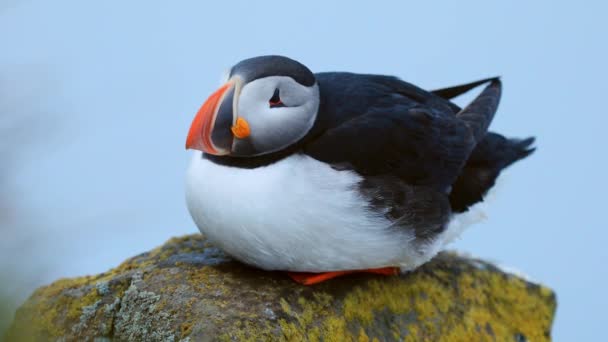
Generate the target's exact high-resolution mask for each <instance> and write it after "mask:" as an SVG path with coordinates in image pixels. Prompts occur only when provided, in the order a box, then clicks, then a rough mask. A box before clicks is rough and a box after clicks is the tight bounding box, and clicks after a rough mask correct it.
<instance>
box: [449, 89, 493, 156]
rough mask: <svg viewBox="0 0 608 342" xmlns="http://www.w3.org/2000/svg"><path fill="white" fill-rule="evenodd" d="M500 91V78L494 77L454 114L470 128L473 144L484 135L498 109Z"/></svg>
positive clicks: (479, 140) (478, 141)
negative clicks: (479, 92) (467, 103)
mask: <svg viewBox="0 0 608 342" xmlns="http://www.w3.org/2000/svg"><path fill="white" fill-rule="evenodd" d="M501 92H502V84H501V82H500V80H499V79H494V80H492V82H490V84H489V85H488V86H487V87H486V88H485V89H484V90H483V91H482V92H481V94H479V95H478V96H477V97H476V98H475V99H474V100H473V101H472V102H471V103H469V105H467V106H466V107H465V108H463V109H462V110H461V111H460V112H458V113H457V114H456V117H457V118H459V119H460V120H462V121H464V123H465V124H466V125H467V126H468V127H469V129H470V130H471V133H472V134H473V139H474V141H475V144H479V143H480V142H481V141H482V140H483V139H484V137H485V136H486V133H487V131H488V127H489V126H490V123H492V119H494V114H496V110H497V109H498V102H500V95H501Z"/></svg>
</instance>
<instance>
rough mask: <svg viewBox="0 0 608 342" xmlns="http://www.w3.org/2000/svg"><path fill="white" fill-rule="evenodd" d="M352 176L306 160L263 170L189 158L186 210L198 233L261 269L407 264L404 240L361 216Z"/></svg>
mask: <svg viewBox="0 0 608 342" xmlns="http://www.w3.org/2000/svg"><path fill="white" fill-rule="evenodd" d="M359 181H360V177H359V176H358V175H356V174H355V173H353V172H350V171H336V170H334V169H332V168H331V167H329V166H328V165H327V164H324V163H321V162H319V161H317V160H315V159H313V158H310V157H308V156H306V155H293V156H291V157H288V158H286V159H284V160H282V161H279V162H277V163H274V164H271V165H269V166H266V167H259V168H255V169H241V168H234V167H226V166H221V165H217V164H215V163H212V162H210V161H209V160H206V159H202V158H201V154H200V153H195V155H194V157H193V159H192V163H191V165H190V168H189V170H188V175H187V184H186V199H187V204H188V209H189V210H190V214H191V215H192V217H193V219H194V221H195V222H196V224H197V226H198V227H199V229H200V230H201V232H202V233H204V234H205V235H207V236H208V237H209V238H210V239H211V240H212V241H213V242H214V243H215V244H217V245H218V246H219V247H221V248H222V249H224V250H225V251H226V252H227V253H229V254H231V255H233V256H234V257H236V258H237V259H240V260H241V261H244V262H246V263H250V264H253V265H256V266H258V267H261V268H265V269H281V270H292V271H309V272H320V271H329V270H343V269H362V268H373V267H384V266H391V265H400V264H404V263H405V264H407V263H408V261H411V262H413V261H414V260H410V259H412V258H414V257H415V254H416V253H414V251H413V249H412V248H409V247H410V246H409V242H410V241H411V236H409V235H408V233H407V232H405V231H403V230H395V229H387V227H388V226H390V224H391V223H390V222H389V221H388V220H387V219H386V218H384V217H383V216H381V215H379V214H377V213H374V212H372V211H370V210H369V209H368V206H367V202H366V200H365V199H364V198H362V197H361V196H360V194H359V192H358V190H357V188H358V183H359Z"/></svg>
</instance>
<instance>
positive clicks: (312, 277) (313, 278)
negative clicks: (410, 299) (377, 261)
mask: <svg viewBox="0 0 608 342" xmlns="http://www.w3.org/2000/svg"><path fill="white" fill-rule="evenodd" d="M353 273H373V274H382V275H387V276H388V275H397V274H399V267H383V268H369V269H366V270H350V271H335V272H324V273H306V272H287V275H289V277H291V279H293V280H295V281H296V282H297V283H300V284H304V285H313V284H318V283H321V282H324V281H326V280H329V279H332V278H337V277H340V276H343V275H347V274H353Z"/></svg>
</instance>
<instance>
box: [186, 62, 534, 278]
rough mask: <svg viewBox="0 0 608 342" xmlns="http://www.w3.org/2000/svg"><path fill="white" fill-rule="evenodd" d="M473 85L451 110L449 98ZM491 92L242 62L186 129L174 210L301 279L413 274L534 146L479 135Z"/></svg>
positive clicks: (242, 256) (222, 242) (246, 256)
mask: <svg viewBox="0 0 608 342" xmlns="http://www.w3.org/2000/svg"><path fill="white" fill-rule="evenodd" d="M482 85H485V87H484V88H483V89H482V90H481V91H480V93H479V95H478V96H477V97H476V98H474V99H473V100H472V101H471V102H470V103H469V104H468V105H467V106H465V107H464V108H461V107H460V106H458V105H457V104H455V103H454V102H452V101H451V100H452V99H453V98H454V97H456V96H458V95H461V94H463V93H465V92H467V91H469V90H472V89H473V88H476V87H480V86H482ZM501 88H502V85H501V81H500V79H499V78H498V77H494V78H487V79H483V80H479V81H476V82H471V83H467V84H463V85H458V86H454V87H448V88H443V89H438V90H434V91H427V90H424V89H422V88H420V87H417V86H415V85H413V84H410V83H408V82H405V81H403V80H401V79H400V78H397V77H394V76H385V75H375V74H358V73H350V72H321V73H313V72H312V71H310V70H309V69H308V68H307V67H306V66H305V65H303V64H301V63H300V62H298V61H296V60H293V59H290V58H288V57H284V56H276V55H269V56H259V57H254V58H249V59H245V60H243V61H241V62H239V63H237V64H236V65H234V66H233V67H232V68H231V69H230V71H229V74H228V77H227V80H226V82H225V83H224V84H223V85H222V86H221V87H220V88H219V89H218V90H217V91H215V92H214V93H212V94H211V95H210V96H209V98H208V99H207V100H206V101H205V102H204V103H203V105H202V106H201V107H200V110H199V111H198V113H197V114H196V115H195V117H194V120H193V121H192V124H191V126H190V129H189V132H188V136H187V139H186V149H192V150H195V151H194V154H193V157H192V160H191V163H190V166H189V167H188V170H187V175H186V191H185V192H186V203H187V207H188V210H189V212H190V214H191V216H192V219H193V220H194V222H195V224H196V225H197V226H198V228H199V230H200V231H201V232H202V233H203V234H204V235H205V236H207V238H208V239H209V240H210V241H211V242H212V243H213V244H214V245H216V246H217V247H219V248H220V249H222V250H223V251H225V252H226V253H227V254H228V255H230V256H232V257H233V258H235V259H237V260H239V261H241V262H243V263H246V264H249V265H252V266H254V267H257V268H261V269H264V270H278V271H285V272H287V273H288V275H289V276H290V277H291V278H292V279H293V280H295V281H297V282H299V283H302V284H306V285H311V284H316V283H320V282H323V281H325V280H328V279H332V278H335V277H338V276H342V275H345V274H351V273H374V274H383V275H394V274H399V273H400V272H408V271H411V270H414V269H416V268H417V267H419V266H420V265H422V264H424V263H426V262H427V261H429V260H430V259H431V258H433V257H434V256H435V255H436V254H437V253H438V252H439V251H441V250H442V249H443V248H444V247H445V246H446V244H448V243H449V242H451V241H453V240H454V239H455V238H456V237H458V236H459V235H460V234H461V233H462V231H463V230H464V229H465V228H466V227H467V226H469V225H470V224H472V223H475V222H477V221H478V220H480V219H481V218H483V216H484V215H483V212H482V211H481V210H482V209H480V208H478V207H479V205H480V204H481V203H482V202H483V200H484V197H485V196H486V195H487V193H488V191H489V190H490V189H491V188H492V187H493V186H494V185H495V183H496V180H497V178H498V176H499V175H500V173H501V171H502V170H504V169H505V168H506V167H508V166H510V165H511V164H513V163H514V162H516V161H518V160H521V159H522V158H525V157H527V156H528V155H530V154H531V153H532V152H533V151H534V147H532V144H533V142H534V138H533V137H530V138H526V139H511V138H505V137H504V136H502V135H500V134H498V133H493V132H489V131H488V126H489V125H490V123H491V122H492V119H493V118H494V115H495V113H496V110H497V108H498V103H499V100H500V97H501Z"/></svg>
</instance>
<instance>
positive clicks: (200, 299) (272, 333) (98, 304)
mask: <svg viewBox="0 0 608 342" xmlns="http://www.w3.org/2000/svg"><path fill="white" fill-rule="evenodd" d="M555 308H556V299H555V295H554V293H553V292H552V291H551V290H550V289H548V288H546V287H544V286H542V285H538V284H533V283H530V282H528V281H526V280H524V279H522V278H519V277H517V276H515V275H511V274H508V273H504V272H503V271H501V270H500V269H498V268H497V267H495V266H494V265H492V264H489V263H487V262H484V261H481V260H477V259H472V258H468V257H463V256H460V255H457V254H454V253H441V254H439V255H438V256H437V257H436V258H435V259H434V260H432V261H431V262H429V263H428V264H426V265H424V266H423V267H421V268H419V269H418V270H416V271H414V272H411V273H408V274H404V275H401V276H392V277H386V276H374V275H352V276H347V277H343V278H338V279H334V280H331V281H328V282H325V283H321V284H318V285H315V286H310V287H308V286H302V285H299V284H296V283H294V282H293V281H292V280H291V279H289V278H288V277H287V276H286V275H285V274H284V273H281V272H266V271H261V270H257V269H253V268H250V267H247V266H245V265H242V264H240V263H238V262H236V261H232V260H231V259H230V258H228V257H227V256H226V255H225V254H223V253H222V252H221V251H220V250H218V249H217V248H215V247H213V246H212V245H211V244H210V243H209V242H207V241H206V239H205V238H204V237H203V236H201V235H191V236H185V237H182V238H174V239H171V240H169V241H168V242H167V243H165V244H164V245H163V246H161V247H159V248H156V249H154V250H152V251H150V252H148V253H144V254H141V255H138V256H136V257H134V258H131V259H129V260H127V261H125V262H124V263H122V264H121V265H120V266H118V267H117V268H115V269H112V270H111V271H109V272H106V273H102V274H99V275H95V276H86V277H80V278H74V279H62V280H58V281H56V282H55V283H53V284H51V285H49V286H45V287H42V288H40V289H38V290H36V291H35V292H34V294H33V295H32V296H31V297H30V298H29V299H28V300H27V301H26V302H25V303H24V304H23V306H22V307H21V308H20V309H19V310H18V311H17V313H16V317H15V321H14V322H13V325H12V326H11V328H10V330H9V332H8V335H7V336H6V337H7V340H8V341H110V340H111V341H241V340H245V341H266V340H280V341H392V340H395V341H402V340H405V341H546V340H550V331H551V324H552V320H553V315H554V313H555Z"/></svg>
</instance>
